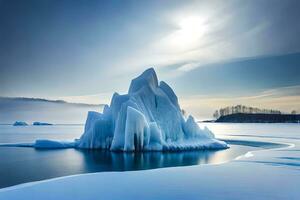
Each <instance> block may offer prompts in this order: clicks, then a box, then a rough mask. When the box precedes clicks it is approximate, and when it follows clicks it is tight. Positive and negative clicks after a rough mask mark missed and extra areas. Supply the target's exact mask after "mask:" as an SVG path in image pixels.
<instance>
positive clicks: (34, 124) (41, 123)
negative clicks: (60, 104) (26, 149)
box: [32, 122, 53, 126]
mask: <svg viewBox="0 0 300 200" xmlns="http://www.w3.org/2000/svg"><path fill="white" fill-rule="evenodd" d="M32 125H33V126H51V125H53V124H50V123H47V122H33V123H32Z"/></svg>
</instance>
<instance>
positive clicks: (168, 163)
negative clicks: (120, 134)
mask: <svg viewBox="0 0 300 200" xmlns="http://www.w3.org/2000/svg"><path fill="white" fill-rule="evenodd" d="M77 151H78V152H79V153H80V154H82V156H83V158H84V160H85V161H84V163H86V165H85V168H86V170H88V171H94V170H99V167H101V169H100V170H101V171H105V170H109V171H131V170H145V169H153V168H162V167H176V166H187V165H197V164H200V163H201V164H206V163H211V162H218V161H219V160H218V159H217V160H216V159H214V157H215V154H216V153H217V152H220V151H186V152H144V153H142V152H139V153H121V152H109V151H95V150H93V151H91V150H77ZM91 163H93V164H91Z"/></svg>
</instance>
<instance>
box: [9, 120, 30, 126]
mask: <svg viewBox="0 0 300 200" xmlns="http://www.w3.org/2000/svg"><path fill="white" fill-rule="evenodd" d="M13 126H28V124H27V123H26V122H22V121H16V122H15V123H14V124H13Z"/></svg>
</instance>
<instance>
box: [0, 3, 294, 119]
mask: <svg viewBox="0 0 300 200" xmlns="http://www.w3.org/2000/svg"><path fill="white" fill-rule="evenodd" d="M299 6H300V2H299V1H297V0H288V1H280V0H269V1H268V0H267V1H258V0H257V1H227V2H226V3H224V2H222V1H209V2H207V1H174V0H173V1H88V2H86V1H76V2H70V1H65V0H63V1H55V0H51V1H48V0H45V1H38V0H29V1H26V2H25V1H18V0H12V1H7V0H0V43H1V46H0V85H1V87H0V96H9V97H38V98H46V99H60V100H65V101H68V102H77V103H93V104H102V103H106V104H108V103H109V102H110V98H111V96H112V94H113V92H115V91H116V92H119V93H125V92H127V89H128V87H129V84H130V80H131V79H132V78H134V77H136V76H137V75H139V74H140V73H142V72H143V71H144V70H145V69H147V68H149V67H154V68H155V69H156V71H157V75H158V78H159V79H160V80H164V81H165V82H167V83H168V84H170V86H171V87H172V88H173V89H174V91H175V93H176V94H177V95H178V97H179V101H180V104H181V107H182V108H184V109H185V110H187V112H189V113H191V114H193V115H195V116H196V117H197V118H200V119H204V118H211V116H212V113H213V111H214V110H215V109H218V108H220V107H224V106H228V105H235V104H244V105H249V106H255V107H260V108H272V109H279V110H282V111H284V112H290V111H292V110H297V111H298V112H300V38H299V35H300V23H299V22H298V18H297V15H298V12H299V10H298V8H299Z"/></svg>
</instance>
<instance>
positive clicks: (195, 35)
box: [169, 16, 207, 50]
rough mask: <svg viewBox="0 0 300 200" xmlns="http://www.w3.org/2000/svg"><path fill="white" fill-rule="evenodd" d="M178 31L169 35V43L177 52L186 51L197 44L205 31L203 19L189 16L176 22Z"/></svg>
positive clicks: (205, 26)
mask: <svg viewBox="0 0 300 200" xmlns="http://www.w3.org/2000/svg"><path fill="white" fill-rule="evenodd" d="M178 27H179V28H178V29H177V30H176V31H175V32H173V34H171V35H170V38H169V39H170V40H169V41H170V43H171V44H172V45H173V46H175V47H176V48H178V49H179V50H187V49H190V48H193V47H194V46H196V45H197V44H199V42H200V40H201V38H202V37H203V35H204V34H205V32H206V30H207V25H206V24H205V21H204V19H203V18H201V17H198V16H190V17H185V18H182V19H180V20H179V21H178Z"/></svg>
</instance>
